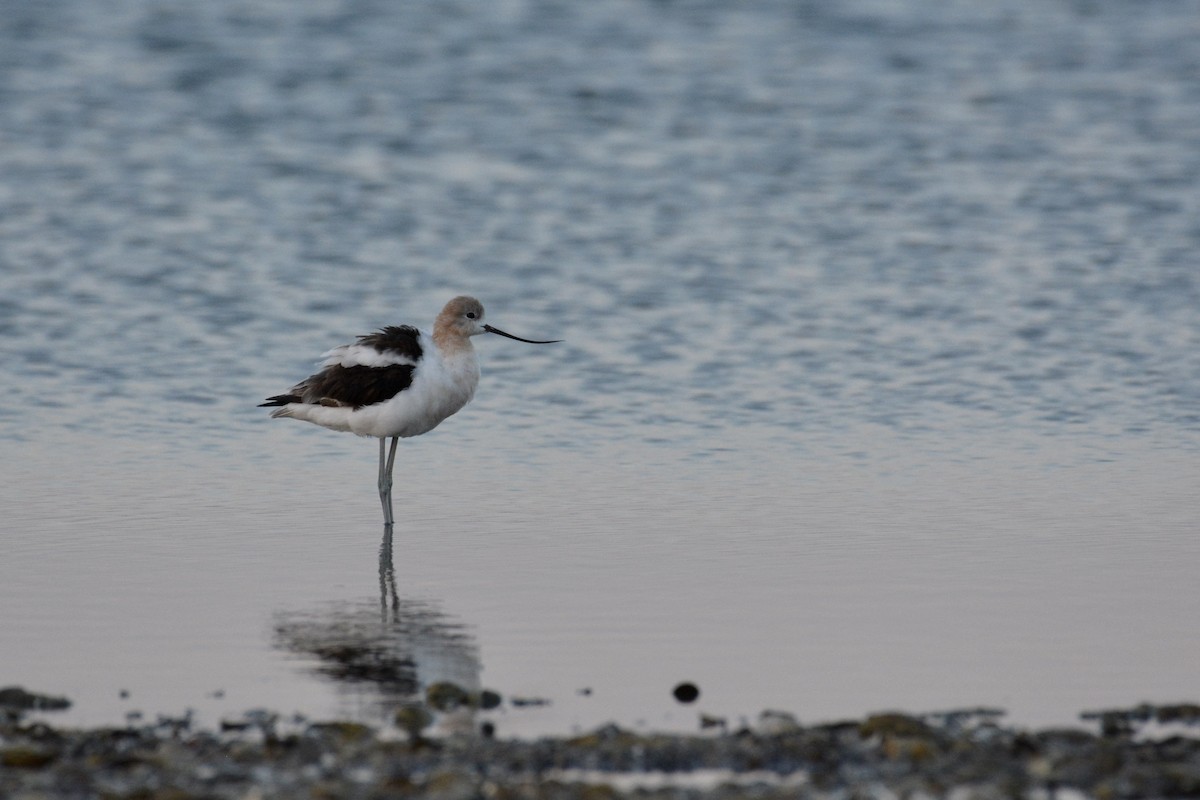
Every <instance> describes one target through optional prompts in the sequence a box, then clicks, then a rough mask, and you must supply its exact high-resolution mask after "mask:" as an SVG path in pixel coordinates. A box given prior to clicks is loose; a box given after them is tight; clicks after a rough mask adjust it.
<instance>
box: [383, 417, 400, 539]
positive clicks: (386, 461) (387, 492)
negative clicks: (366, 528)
mask: <svg viewBox="0 0 1200 800" xmlns="http://www.w3.org/2000/svg"><path fill="white" fill-rule="evenodd" d="M386 442H387V439H386V438H383V437H380V439H379V502H380V503H382V504H383V524H384V525H385V526H390V525H392V523H393V522H394V521H395V518H394V517H393V516H392V467H393V466H394V465H395V463H396V445H397V444H399V443H400V439H399V437H396V436H393V437H392V449H391V452H389V453H388V454H387V457H386V458H384V444H385V443H386Z"/></svg>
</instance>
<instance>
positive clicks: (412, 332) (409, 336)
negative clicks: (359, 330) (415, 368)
mask: <svg viewBox="0 0 1200 800" xmlns="http://www.w3.org/2000/svg"><path fill="white" fill-rule="evenodd" d="M358 343H359V344H361V345H366V346H367V347H374V348H375V349H376V350H378V351H379V352H381V353H398V354H400V355H402V356H408V357H409V358H411V359H412V360H413V361H420V360H421V332H420V331H419V330H417V329H416V328H414V327H412V326H411V325H389V326H387V327H386V328H380V329H379V330H377V331H376V332H375V333H368V334H367V335H365V336H360V337H358Z"/></svg>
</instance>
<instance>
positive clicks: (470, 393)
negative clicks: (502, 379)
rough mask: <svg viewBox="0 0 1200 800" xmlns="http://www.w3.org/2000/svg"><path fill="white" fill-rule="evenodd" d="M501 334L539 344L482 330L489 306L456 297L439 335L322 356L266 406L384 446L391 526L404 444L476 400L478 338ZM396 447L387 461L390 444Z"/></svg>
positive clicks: (365, 339) (398, 338)
mask: <svg viewBox="0 0 1200 800" xmlns="http://www.w3.org/2000/svg"><path fill="white" fill-rule="evenodd" d="M481 333H495V334H498V335H500V336H506V337H508V338H509V339H516V340H517V341H520V342H530V343H532V344H551V343H552V342H554V341H558V340H557V339H555V340H551V341H535V340H533V339H522V338H520V337H519V336H513V335H512V334H510V333H505V332H504V331H502V330H500V329H498V328H493V327H492V326H491V325H485V324H484V323H483V305H482V304H481V303H480V302H479V301H478V300H476V299H475V298H473V297H456V298H454V299H453V300H451V301H450V302H449V303H447V304H446V306H445V308H443V309H442V312H441V313H440V314H438V317H437V319H436V320H435V321H434V325H433V331H432V333H430V332H427V331H421V330H417V329H416V328H413V327H410V326H407V325H400V326H390V327H386V328H383V329H381V330H379V331H378V332H376V333H372V334H367V335H366V336H360V337H359V338H358V341H357V342H355V343H354V344H345V345H341V346H340V347H335V348H333V349H332V350H330V351H328V352H327V353H325V354H324V356H322V360H321V362H320V366H321V369H320V371H318V372H316V373H314V374H313V375H310V376H309V377H307V378H305V379H304V380H303V381H301V382H300V383H298V384H296V385H295V386H293V387H292V388H291V389H290V390H289V391H288V392H287V393H286V394H281V395H276V396H275V397H271V398H268V399H267V402H265V403H262V404H261V405H262V406H268V407H272V408H274V409H275V410H274V411H272V412H271V416H272V417H289V418H291V419H299V420H304V421H306V422H312V423H314V424H317V425H320V426H322V427H325V428H329V429H331V430H335V431H348V432H350V433H356V434H358V435H359V436H375V437H377V438H378V439H379V496H380V500H381V501H382V503H383V516H384V523H385V524H386V525H391V524H392V522H393V515H392V500H391V488H392V466H393V464H394V463H395V457H396V444H397V442H398V440H400V439H403V438H407V437H410V436H419V435H421V434H422V433H427V432H428V431H431V430H433V429H434V428H436V427H437V426H438V425H439V424H441V422H442V420H444V419H446V418H447V417H449V416H451V415H453V414H455V413H456V412H458V410H459V409H461V408H462V407H463V406H465V405H466V404H467V403H469V402H470V401H471V398H472V397H474V396H475V387H477V386H478V385H479V362H478V360H477V359H476V357H475V348H474V346H472V344H471V337H472V336H478V335H479V334H481ZM389 438H390V439H391V440H392V446H391V450H390V452H389V453H388V454H387V456H386V458H385V455H384V442H385V441H386V440H387V439H389Z"/></svg>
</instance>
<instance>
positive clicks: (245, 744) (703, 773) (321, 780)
mask: <svg viewBox="0 0 1200 800" xmlns="http://www.w3.org/2000/svg"><path fill="white" fill-rule="evenodd" d="M6 691H7V690H6ZM29 697H39V696H36V695H29ZM51 699H54V698H51ZM7 708H8V713H7V715H0V796H3V797H6V798H14V800H16V799H18V798H19V799H20V800H26V799H27V800H33V798H90V797H103V798H110V797H113V798H135V797H136V798H155V799H156V800H157V799H158V798H161V799H162V800H188V799H189V798H210V799H216V800H225V799H226V798H229V799H230V800H233V799H234V798H237V799H238V800H241V799H242V798H258V799H260V800H272V799H273V798H289V799H290V798H296V797H328V798H383V797H435V798H447V799H450V798H462V799H463V800H467V799H468V798H544V797H553V798H587V799H588V800H592V799H593V798H623V797H639V798H659V797H662V798H666V797H671V798H742V797H754V798H783V797H814V798H822V797H846V796H847V794H853V795H854V796H869V797H896V796H901V797H904V796H915V797H921V796H927V797H942V796H951V795H952V796H956V797H1045V798H1050V797H1060V798H1061V797H1072V796H1075V797H1105V798H1135V797H1136V798H1147V797H1164V798H1165V797H1200V705H1195V704H1190V703H1187V704H1176V705H1170V706H1166V705H1164V706H1150V705H1143V706H1138V707H1135V708H1131V709H1122V710H1113V711H1104V712H1091V713H1087V714H1084V715H1081V717H1082V718H1083V720H1084V721H1085V724H1090V725H1091V727H1092V728H1093V730H1090V731H1089V730H1087V729H1085V726H1084V725H1081V726H1080V727H1078V728H1066V727H1062V728H1047V729H1043V730H1025V729H1020V728H1017V727H1009V726H1006V725H1004V724H1002V723H1001V722H999V719H1000V717H1001V716H1002V713H1003V712H1000V711H997V710H994V709H969V710H964V711H959V712H951V713H946V714H931V715H925V716H917V715H909V714H902V713H880V714H875V715H871V716H868V717H866V718H864V719H862V720H848V721H842V722H832V723H823V724H817V725H802V724H800V723H799V722H798V721H797V720H796V718H795V717H794V716H792V715H791V714H788V713H786V712H764V713H763V714H762V715H760V716H759V718H758V722H757V723H756V724H755V725H753V726H749V727H743V728H738V729H736V730H732V729H713V730H711V731H708V732H700V733H695V734H676V733H671V734H667V733H661V734H660V733H643V732H633V731H630V730H627V729H623V728H620V727H617V726H615V725H606V726H602V727H600V728H598V729H596V730H593V731H590V732H587V733H583V734H581V735H573V736H561V737H540V738H534V739H503V738H492V737H490V736H488V735H486V733H465V734H464V733H454V734H447V735H439V736H436V737H434V736H425V735H423V733H422V731H423V730H424V729H426V727H427V726H428V725H429V724H430V723H431V721H432V719H433V716H432V715H431V714H430V713H429V712H428V711H425V710H424V709H422V708H420V707H405V708H404V709H401V711H400V712H398V714H397V718H396V724H395V725H389V726H383V727H379V728H376V727H371V726H367V725H364V724H360V723H356V722H347V721H332V722H306V723H301V724H296V725H294V726H291V727H289V728H288V729H287V730H283V731H281V730H280V729H279V728H278V727H277V724H276V720H275V718H274V717H273V716H272V715H270V714H268V713H265V712H250V713H248V714H247V715H246V717H245V719H244V720H243V721H242V722H241V723H226V724H223V725H222V729H220V730H201V729H193V728H192V727H191V724H190V721H188V720H186V719H182V720H181V719H162V720H160V721H159V722H158V723H156V724H147V725H137V726H129V727H123V728H118V727H100V728H92V729H71V728H66V727H64V728H57V727H55V726H53V724H52V723H51V722H49V721H47V720H46V719H45V717H47V716H48V715H49V713H50V712H48V711H44V710H43V711H38V710H36V709H23V710H15V709H13V708H12V706H8V707H7ZM406 709H407V711H406ZM293 728H294V729H293ZM1096 728H1098V729H1099V730H1095V729H1096Z"/></svg>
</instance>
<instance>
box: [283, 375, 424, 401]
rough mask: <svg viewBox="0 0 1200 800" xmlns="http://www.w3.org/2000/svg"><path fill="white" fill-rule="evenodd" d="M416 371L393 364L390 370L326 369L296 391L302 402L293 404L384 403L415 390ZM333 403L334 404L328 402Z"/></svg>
mask: <svg viewBox="0 0 1200 800" xmlns="http://www.w3.org/2000/svg"><path fill="white" fill-rule="evenodd" d="M415 369H416V367H414V366H412V365H411V364H392V365H389V366H386V367H362V366H355V367H342V366H333V367H326V368H325V369H323V370H321V371H320V372H318V373H317V374H316V375H313V376H312V377H311V378H309V379H308V380H306V381H304V383H302V384H300V385H299V386H297V387H296V389H297V390H298V391H299V392H301V395H300V398H301V399H300V400H292V401H291V402H293V403H295V402H301V403H322V402H324V404H325V405H340V406H351V407H353V408H362V407H363V406H370V405H374V404H376V403H382V402H383V401H385V400H391V399H392V398H393V397H395V396H396V395H398V394H400V392H403V391H404V390H405V389H407V388H408V387H409V386H412V376H413V370H415ZM331 400H332V401H334V402H332V403H330V402H325V401H331Z"/></svg>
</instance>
